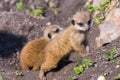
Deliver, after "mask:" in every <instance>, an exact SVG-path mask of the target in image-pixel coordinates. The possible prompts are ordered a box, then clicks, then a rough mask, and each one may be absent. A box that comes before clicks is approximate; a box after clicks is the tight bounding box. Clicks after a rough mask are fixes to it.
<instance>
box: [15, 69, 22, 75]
mask: <svg viewBox="0 0 120 80" xmlns="http://www.w3.org/2000/svg"><path fill="white" fill-rule="evenodd" d="M15 75H16V76H23V73H22V72H20V71H18V70H17V71H16V72H15Z"/></svg>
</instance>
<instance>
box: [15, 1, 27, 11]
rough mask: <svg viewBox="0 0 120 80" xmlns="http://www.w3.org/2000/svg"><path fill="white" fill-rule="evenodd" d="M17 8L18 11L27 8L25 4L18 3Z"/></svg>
mask: <svg viewBox="0 0 120 80" xmlns="http://www.w3.org/2000/svg"><path fill="white" fill-rule="evenodd" d="M16 7H17V8H18V9H21V10H22V9H24V8H25V5H24V4H23V2H17V3H16Z"/></svg>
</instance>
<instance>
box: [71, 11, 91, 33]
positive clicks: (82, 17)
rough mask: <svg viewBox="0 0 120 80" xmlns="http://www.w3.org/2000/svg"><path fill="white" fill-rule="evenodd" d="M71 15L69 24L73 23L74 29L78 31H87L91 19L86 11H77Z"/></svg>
mask: <svg viewBox="0 0 120 80" xmlns="http://www.w3.org/2000/svg"><path fill="white" fill-rule="evenodd" d="M73 17H74V18H73V20H72V21H71V24H72V25H74V27H75V29H77V30H80V31H87V30H89V29H90V27H91V25H92V19H91V16H90V14H89V13H88V12H77V13H76V15H75V16H73Z"/></svg>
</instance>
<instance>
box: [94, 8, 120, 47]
mask: <svg viewBox="0 0 120 80" xmlns="http://www.w3.org/2000/svg"><path fill="white" fill-rule="evenodd" d="M119 13H120V8H117V9H114V10H112V11H111V12H110V13H109V14H108V16H106V19H105V22H104V23H102V24H100V25H99V26H98V27H99V30H100V35H99V36H98V37H97V38H96V44H97V47H100V46H102V45H103V44H106V43H110V42H112V41H113V40H115V39H117V38H118V37H119V36H120V23H119V22H120V14H119Z"/></svg>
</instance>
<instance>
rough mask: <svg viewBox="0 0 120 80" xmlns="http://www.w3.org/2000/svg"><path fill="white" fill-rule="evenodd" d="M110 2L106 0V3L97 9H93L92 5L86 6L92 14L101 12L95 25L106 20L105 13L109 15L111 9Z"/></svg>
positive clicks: (95, 20) (95, 19) (96, 18)
mask: <svg viewBox="0 0 120 80" xmlns="http://www.w3.org/2000/svg"><path fill="white" fill-rule="evenodd" d="M109 4H110V0H105V1H104V2H102V3H101V4H100V5H99V6H97V7H93V6H92V5H91V4H88V5H86V8H87V10H88V11H90V12H96V11H101V13H100V14H99V15H97V16H96V17H95V18H94V20H93V21H94V23H95V24H100V23H101V21H102V20H103V19H104V18H105V13H107V12H108V11H110V10H109V8H110V5H109Z"/></svg>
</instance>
